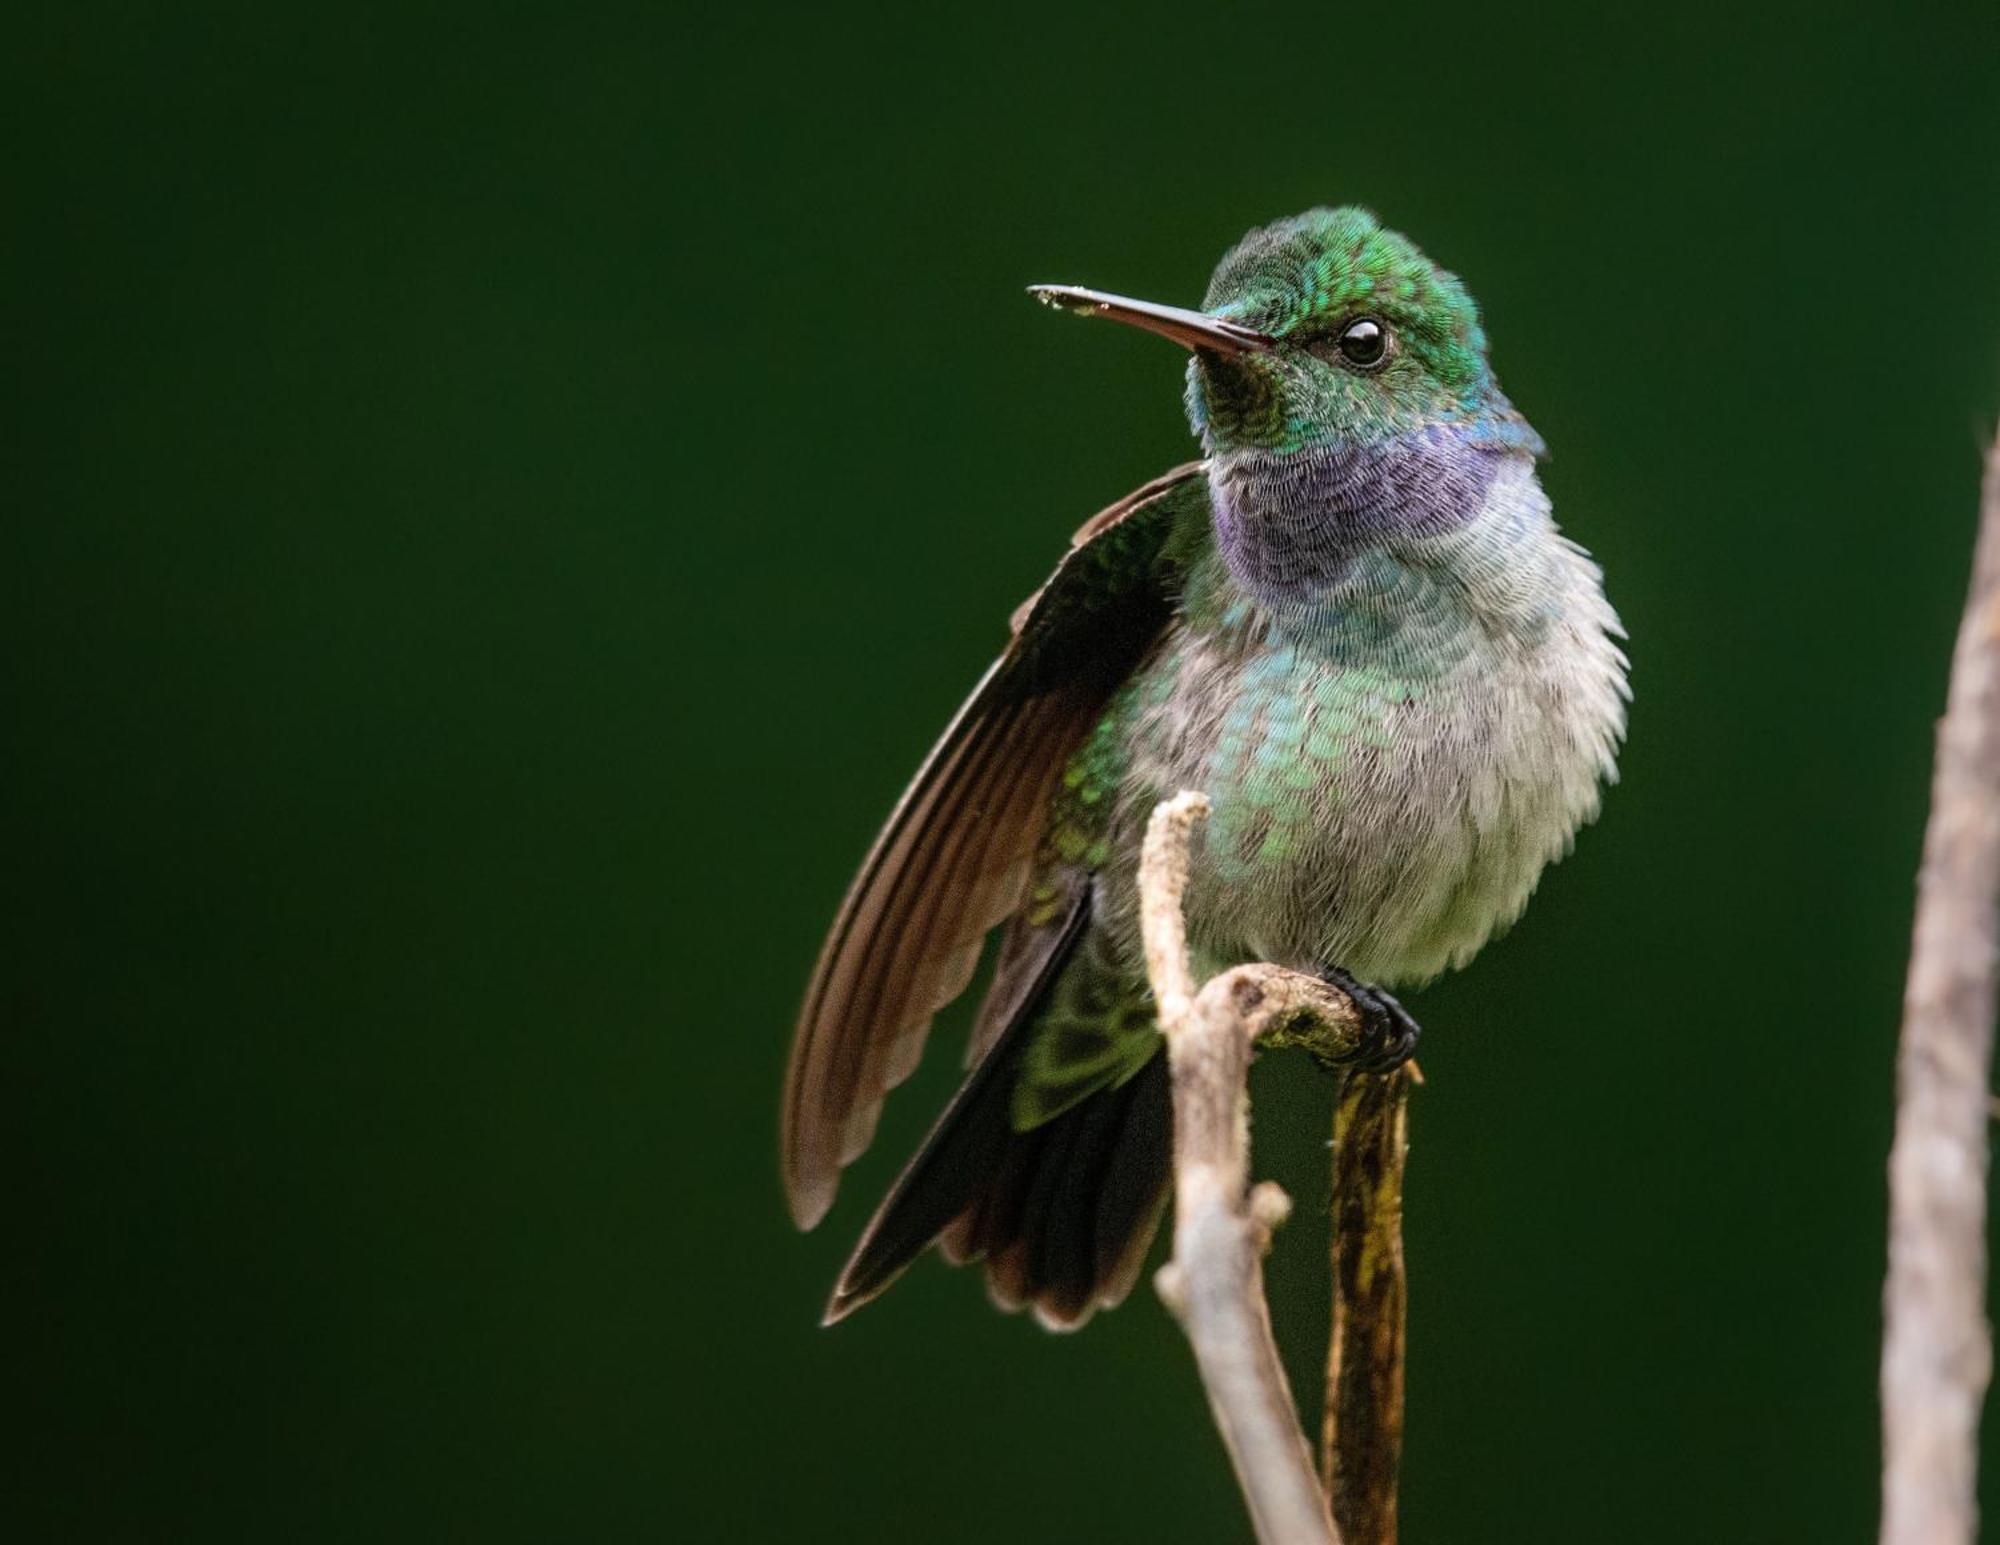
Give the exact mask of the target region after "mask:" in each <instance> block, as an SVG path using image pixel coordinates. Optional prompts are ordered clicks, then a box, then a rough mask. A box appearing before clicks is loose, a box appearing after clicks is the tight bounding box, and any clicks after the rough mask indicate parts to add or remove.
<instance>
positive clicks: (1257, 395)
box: [1035, 207, 1541, 455]
mask: <svg viewBox="0 0 2000 1545" xmlns="http://www.w3.org/2000/svg"><path fill="white" fill-rule="evenodd" d="M1035 293H1036V294H1037V295H1039V296H1040V297H1041V298H1042V299H1043V300H1045V301H1047V302H1048V303H1050V304H1051V305H1056V306H1060V307H1062V308H1064V309H1065V310H1072V311H1079V312H1083V313H1086V314H1093V315H1099V316H1105V317H1109V318H1111V319H1113V320H1115V321H1122V322H1127V323H1130V324H1132V325H1134V326H1137V327H1143V328H1146V329H1147V330H1149V331H1151V332H1156V333H1159V334H1161V335H1162V336H1164V337H1167V338H1171V339H1173V340H1174V341H1175V342H1177V343H1180V344H1182V345H1183V346H1185V347H1186V348H1187V349H1189V350H1190V351H1191V353H1192V354H1193V358H1192V360H1191V361H1190V362H1189V365H1188V390H1187V407H1188V418H1189V421H1190V422H1191V423H1192V424H1193V426H1194V429H1195V432H1196V434H1198V435H1199V436H1200V437H1201V439H1202V443H1203V444H1204V446H1206V447H1207V449H1208V451H1209V453H1210V454H1211V455H1227V454H1228V453H1230V452H1233V451H1260V452H1264V453H1267V454H1268V453H1278V454H1281V455H1282V454H1285V453H1288V452H1294V451H1311V450H1315V449H1319V448H1322V447H1327V446H1340V445H1357V444H1359V445H1365V444H1372V443H1376V442H1379V441H1382V440H1387V439H1391V438H1393V437H1396V436H1398V435H1404V434H1409V433H1413V432H1417V431H1422V430H1427V429H1434V428H1450V429H1457V430H1459V431H1460V432H1462V433H1463V434H1464V435H1465V436H1466V437H1467V438H1468V439H1470V440H1471V441H1473V442H1474V443H1477V444H1480V445H1482V446H1487V447H1491V448H1493V449H1496V450H1499V449H1523V450H1528V451H1533V452H1539V451H1540V449H1541V442H1540V441H1539V440H1538V439H1537V438H1536V436H1535V433H1534V431H1533V430H1532V429H1531V428H1529V426H1528V424H1527V422H1526V421H1525V420H1524V419H1523V418H1522V417H1521V416H1520V414H1519V413H1517V412H1516V411H1515V409H1514V407H1513V405H1512V404H1511V403H1509V402H1508V401H1507V399H1506V397H1505V396H1504V395H1503V394H1502V393H1501V391H1500V387H1499V383H1498V382H1497V381H1496V380H1495V379H1494V376H1493V371H1492V368H1491V366H1490V365H1489V364H1488V362H1487V357H1486V333H1485V330H1484V329H1483V328H1481V326H1480V325H1479V310H1478V307H1477V306H1475V305H1474V304H1473V300H1472V297H1471V296H1470V295H1469V294H1468V293H1466V289H1465V286H1464V285H1462V284H1461V283H1459V281H1458V278H1457V276H1456V275H1454V274H1450V273H1447V272H1446V271H1445V270H1444V269H1442V268H1439V267H1438V266H1437V265H1436V264H1435V263H1433V262H1432V261H1431V260H1430V259H1429V258H1427V257H1425V256H1424V254H1423V253H1422V252H1420V251H1419V250H1418V249H1417V247H1416V245H1415V244H1414V243H1413V242H1411V241H1410V240H1409V239H1408V238H1407V237H1404V236H1402V235H1399V234H1398V233H1397V232H1395V231H1391V230H1388V229H1386V228H1384V227H1383V226H1382V224H1381V223H1380V222H1379V221H1377V220H1376V218H1375V217H1374V216H1373V215H1372V214H1370V213H1369V212H1368V211H1367V210H1365V209H1357V208H1352V207H1349V208H1342V209H1311V210H1307V211H1306V212H1305V213H1304V214H1302V215H1295V216H1293V217H1292V218H1291V219H1288V220H1280V221H1278V222H1276V223H1275V224H1272V225H1267V226H1263V227H1261V228H1260V229H1258V230H1254V231H1252V232H1250V234H1249V235H1247V236H1245V237H1244V238H1243V240H1241V241H1240V242H1238V243H1237V244H1236V246H1235V247H1234V248H1233V249H1231V251H1230V252H1229V254H1228V255H1227V256H1226V257H1224V258H1223V260H1222V262H1221V263H1220V264H1219V265H1218V266H1217V267H1216V270H1215V275H1214V277H1213V278H1212V279H1210V280H1209V285H1208V294H1207V296H1206V298H1205V299H1204V301H1203V303H1202V309H1201V310H1200V311H1183V310H1180V309H1179V308H1177V307H1171V306H1158V305H1153V304H1150V303H1148V302H1143V301H1133V300H1128V299H1125V298H1123V297H1121V296H1114V295H1103V294H1099V293H1098V292H1096V291H1091V290H1079V289H1073V288H1070V287H1067V286H1056V285H1044V286H1038V287H1037V288H1036V291H1035Z"/></svg>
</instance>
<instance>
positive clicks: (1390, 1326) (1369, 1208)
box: [1319, 1067, 1414, 1545]
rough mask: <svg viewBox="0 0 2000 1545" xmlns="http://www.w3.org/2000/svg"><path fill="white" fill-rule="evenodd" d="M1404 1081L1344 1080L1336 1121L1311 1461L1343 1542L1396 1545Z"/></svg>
mask: <svg viewBox="0 0 2000 1545" xmlns="http://www.w3.org/2000/svg"><path fill="white" fill-rule="evenodd" d="M1412 1082H1414V1075H1413V1074H1412V1072H1411V1070H1410V1069H1409V1068H1408V1067H1400V1068H1397V1069H1395V1070H1394V1071H1393V1072H1389V1073H1354V1074H1351V1075H1350V1076H1349V1077H1348V1079H1347V1083H1346V1086H1345V1087H1344V1088H1343V1089H1342V1091H1341V1097H1340V1108H1339V1110H1338V1112H1337V1113H1336V1114H1335V1116H1334V1123H1333V1133H1334V1137H1333V1244H1332V1252H1333V1335H1332V1337H1331V1338H1330V1340H1329V1341H1328V1344H1327V1350H1326V1419H1325V1426H1324V1427H1323V1428H1322V1429H1321V1434H1320V1451H1319V1464H1320V1482H1321V1484H1322V1485H1324V1486H1325V1487H1326V1492H1327V1495H1328V1496H1329V1497H1331V1498H1332V1499H1333V1516H1334V1520H1335V1522H1336V1523H1337V1524H1338V1525H1339V1526H1340V1537H1341V1539H1342V1540H1343V1541H1344V1542H1345V1545H1396V1480H1397V1475H1398V1472H1399V1471H1400V1469H1401V1466H1402V1460H1403V1334H1404V1318H1405V1306H1406V1304H1407V1290H1406V1288H1405V1285H1404V1278H1403V1161H1404V1158H1405V1156H1406V1155H1407V1154H1408V1153H1409V1148H1410V1136H1409V1100H1410V1085H1411V1083H1412Z"/></svg>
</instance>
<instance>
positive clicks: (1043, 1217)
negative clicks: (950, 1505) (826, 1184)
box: [826, 1028, 1172, 1330]
mask: <svg viewBox="0 0 2000 1545" xmlns="http://www.w3.org/2000/svg"><path fill="white" fill-rule="evenodd" d="M1024 1039H1025V1033H1024V1032H1023V1031H1022V1030H1020V1029H1018V1028H1017V1029H1016V1030H1014V1031H1010V1032H1009V1033H1008V1036H1007V1038H1006V1039H1005V1040H1003V1041H1002V1042H1001V1044H1000V1045H998V1046H996V1047H995V1048H994V1049H993V1052H992V1054H991V1055H990V1056H988V1057H987V1058H986V1060H985V1061H984V1062H982V1063H981V1064H980V1065H979V1068H978V1070H977V1071H976V1072H974V1074H973V1075H972V1077H971V1078H970V1079H968V1080H967V1081H966V1084H965V1087H964V1088H963V1089H961V1090H960V1091H959V1095H958V1098H957V1099H956V1100H954V1101H953V1102H952V1104H951V1108H950V1109H949V1110H947V1111H946V1112H945V1115H944V1119H943V1120H942V1121H940V1122H939V1123H938V1125H937V1128H936V1129H935V1130H934V1131H933V1132H932V1133H931V1136H930V1140H929V1141H928V1142H927V1143H925V1145H924V1147H923V1150H922V1152H920V1153H919V1154H918V1155H917V1157H916V1159H915V1160H914V1161H913V1162H912V1163H911V1165H910V1167H909V1169H907V1170H906V1171H904V1173H903V1177H902V1179H901V1180H900V1181H898V1182H897V1184H896V1188H895V1190H893V1191H892V1192H890V1194H889V1199H888V1200H887V1201H886V1202H884V1203H883V1204H882V1209H881V1211H880V1212H878V1213H877V1214H876V1215H875V1220H874V1221H873V1222H872V1223H871V1224H870V1225H869V1227H868V1231H867V1232H866V1233H865V1234H863V1235H862V1237H861V1243H860V1244H859V1245H857V1246H856V1247H855V1251H854V1256H853V1259H852V1260H850V1261H849V1262H848V1265H847V1270H846V1271H845V1272H843V1273H842V1274H841V1278H840V1284H839V1286H838V1287H836V1288H835V1289H834V1294H833V1300H832V1302H831V1303H829V1304H828V1305H827V1311H826V1323H828V1324H832V1323H833V1322H834V1321H835V1320H838V1319H841V1318H844V1317H845V1316H846V1315H848V1314H851V1313H852V1312H853V1311H854V1310H856V1309H858V1308H860V1307H861V1306H862V1305H863V1304H865V1303H867V1302H868V1301H869V1300H870V1299H872V1298H874V1297H876V1296H877V1295H878V1294H880V1293H882V1292H883V1291H885V1290H886V1289H887V1288H888V1286H889V1285H890V1283H892V1282H894V1281H895V1280H896V1278H897V1277H898V1276H900V1275H901V1274H902V1272H903V1270H904V1268H905V1267H907V1266H908V1265H909V1264H910V1262H911V1261H913V1260H915V1259H916V1258H917V1256H919V1255H921V1254H922V1253H923V1251H924V1250H925V1249H926V1248H927V1247H928V1246H930V1245H931V1244H932V1243H933V1242H935V1241H937V1240H938V1239H939V1238H940V1237H941V1236H942V1239H943V1243H944V1251H945V1255H946V1257H947V1258H948V1259H950V1260H951V1261H953V1262H955V1263H956V1262H964V1261H973V1260H979V1259H982V1258H983V1259H984V1260H985V1263H986V1277H987V1285H988V1289H989V1291H990V1292H991V1294H992V1296H993V1299H994V1301H995V1302H996V1303H998V1304H999V1305H1000V1306H1001V1307H1003V1308H1006V1309H1020V1308H1023V1307H1032V1308H1033V1309H1034V1311H1035V1317H1036V1318H1037V1319H1039V1320H1040V1321H1041V1322H1042V1323H1043V1324H1044V1325H1047V1326H1049V1327H1050V1328H1051V1329H1063V1330H1068V1329H1074V1328H1075V1327H1077V1326H1079V1325H1081V1324H1083V1322H1084V1321H1086V1320H1087V1319H1089V1318H1090V1315H1091V1313H1092V1311H1093V1310H1095V1309H1096V1308H1098V1307H1099V1306H1100V1305H1101V1306H1103V1307H1105V1308H1109V1307H1111V1306H1112V1305H1114V1304H1116V1303H1118V1302H1120V1301H1121V1300H1122V1299H1123V1298H1124V1297H1125V1295H1126V1294H1127V1293H1129V1292H1130V1291H1131V1289H1132V1284H1133V1283H1134V1281H1136V1280H1137V1278H1138V1275H1139V1269H1140V1267H1141V1266H1142V1265H1143V1264H1144V1262H1145V1258H1146V1247H1147V1246H1148V1245H1149V1244H1151V1243H1152V1239H1153V1233H1154V1230H1155V1229H1156V1227H1157V1226H1158V1224H1159V1219H1160V1209H1161V1205H1162V1204H1163V1203H1164V1202H1165V1200H1166V1188H1167V1178H1168V1170H1169V1166H1170V1163H1171V1155H1170V1152H1169V1145H1170V1141H1171V1123H1172V1111H1171V1109H1170V1106H1169V1103H1168V1094H1167V1065H1166V1058H1165V1057H1163V1056H1155V1057H1154V1058H1153V1059H1152V1060H1151V1061H1150V1062H1148V1063H1147V1064H1146V1065H1145V1066H1144V1067H1143V1068H1141V1069H1140V1070H1139V1072H1138V1073H1136V1074H1135V1075H1133V1076H1132V1077H1131V1078H1130V1079H1128V1080H1126V1082H1125V1083H1123V1084H1121V1085H1119V1086H1118V1087H1117V1088H1115V1089H1106V1090H1103V1091H1102V1092H1100V1093H1098V1094H1095V1095H1092V1096H1091V1097H1090V1098H1089V1099H1087V1100H1084V1101H1082V1102H1080V1103H1079V1104H1077V1105H1075V1106H1073V1107H1072V1108H1071V1109H1069V1110H1067V1111H1065V1112H1063V1114H1062V1115H1060V1116H1058V1117H1056V1118H1055V1119H1054V1120H1052V1121H1049V1122H1046V1123H1044V1124H1043V1125H1041V1126H1039V1127H1036V1128H1034V1129H1033V1130H1032V1131H1028V1132H1016V1131H1015V1130H1014V1129H1013V1125H1012V1122H1011V1120H1010V1106H1011V1104H1012V1098H1013V1085H1014V1080H1013V1078H1012V1076H1011V1074H1012V1072H1013V1069H1014V1067H1015V1066H1016V1065H1017V1064H1018V1061H1019V1056H1020V1050H1019V1043H1020V1042H1021V1041H1022V1040H1024Z"/></svg>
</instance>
